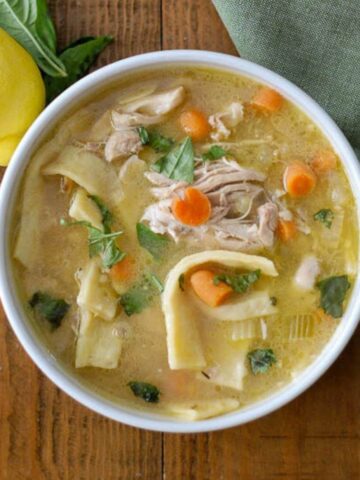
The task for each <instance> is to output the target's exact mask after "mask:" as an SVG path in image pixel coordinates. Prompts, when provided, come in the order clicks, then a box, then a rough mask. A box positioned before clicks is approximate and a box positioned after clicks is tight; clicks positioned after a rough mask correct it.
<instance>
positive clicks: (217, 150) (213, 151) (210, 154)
mask: <svg viewBox="0 0 360 480" xmlns="http://www.w3.org/2000/svg"><path fill="white" fill-rule="evenodd" d="M225 155H226V150H224V149H223V148H222V147H220V145H213V146H212V147H211V148H210V149H209V150H208V151H207V152H206V153H203V154H202V155H201V158H202V159H203V161H204V162H206V161H207V160H218V159H219V158H221V157H224V156H225Z"/></svg>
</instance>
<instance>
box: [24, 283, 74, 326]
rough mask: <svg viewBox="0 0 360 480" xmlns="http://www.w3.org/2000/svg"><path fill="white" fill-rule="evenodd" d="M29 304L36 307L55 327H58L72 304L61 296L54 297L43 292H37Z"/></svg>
mask: <svg viewBox="0 0 360 480" xmlns="http://www.w3.org/2000/svg"><path fill="white" fill-rule="evenodd" d="M29 304H30V306H31V308H34V309H36V310H37V311H38V312H39V313H40V315H41V316H42V317H44V318H46V320H48V321H49V322H50V323H51V325H52V326H53V328H54V329H55V328H58V327H59V326H60V324H61V321H62V319H63V318H64V317H65V315H66V314H67V312H68V310H69V308H70V305H69V304H68V303H66V302H65V300H63V299H61V298H54V297H52V296H51V295H49V294H47V293H43V292H36V293H34V295H33V296H32V297H31V299H30V301H29Z"/></svg>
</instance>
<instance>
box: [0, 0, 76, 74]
mask: <svg viewBox="0 0 360 480" xmlns="http://www.w3.org/2000/svg"><path fill="white" fill-rule="evenodd" d="M0 27H2V28H3V29H4V30H6V31H7V32H8V33H9V34H10V35H11V36H12V37H13V38H14V39H15V40H16V41H17V42H19V43H20V45H22V46H23V47H24V48H25V49H26V50H27V51H28V52H29V53H30V54H31V55H32V57H33V58H34V60H35V62H36V63H37V64H38V66H39V67H40V68H41V70H43V71H44V72H45V73H46V74H47V75H49V76H51V77H63V78H66V77H67V71H66V67H65V65H64V64H63V62H62V60H61V59H60V58H58V57H57V56H56V53H55V49H56V40H55V30H54V26H53V24H52V22H51V19H50V17H49V15H48V11H47V7H46V3H45V1H44V0H22V1H19V0H1V1H0Z"/></svg>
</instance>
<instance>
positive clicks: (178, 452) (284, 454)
mask: <svg viewBox="0 0 360 480" xmlns="http://www.w3.org/2000/svg"><path fill="white" fill-rule="evenodd" d="M49 3H50V8H51V12H52V15H53V18H55V21H56V25H57V29H58V35H59V41H60V46H61V47H63V46H65V45H66V44H67V43H68V42H70V41H71V40H74V39H75V38H78V37H79V36H81V35H97V34H112V35H113V36H114V43H113V44H112V45H111V46H110V47H109V48H108V49H107V51H106V52H105V53H104V54H103V55H102V56H101V58H100V59H99V62H98V64H97V66H101V65H104V64H107V63H109V62H111V61H114V60H116V59H119V58H124V57H127V56H129V55H133V54H137V53H142V52H145V51H152V50H158V49H160V48H164V49H173V48H199V49H208V50H214V51H222V52H226V53H232V54H236V52H235V49H234V47H233V45H232V43H231V40H230V39H229V36H228V34H227V33H226V31H225V29H224V27H223V25H222V23H221V21H220V19H219V18H218V16H217V13H216V11H215V9H214V8H213V6H212V4H211V2H210V0H162V1H161V0H118V1H117V0H51V1H50V2H49ZM1 172H2V170H1V169H0V178H1V176H2V175H1ZM359 365H360V332H359V331H358V332H357V334H356V335H355V336H354V337H353V339H352V340H351V342H350V344H349V345H348V347H347V348H346V350H345V351H344V353H343V354H342V356H341V357H340V359H339V360H338V361H337V362H336V363H335V365H334V366H333V367H332V368H331V369H330V370H329V372H328V373H327V374H326V375H325V376H324V377H323V378H322V379H321V380H320V381H319V382H317V383H316V384H315V385H314V386H313V387H312V388H311V389H310V390H308V391H307V392H306V393H305V394H303V395H302V396H301V397H299V398H298V399H296V400H295V401H293V402H292V403H291V404H289V405H287V406H286V407H284V408H282V409H281V410H279V411H278V412H275V413H274V414H272V415H269V416H268V417H265V418H263V419H261V420H258V421H256V422H253V423H251V424H248V425H245V426H242V427H238V428H233V429H230V430H225V431H222V432H215V433H210V434H199V435H168V434H165V435H161V434H158V433H151V432H144V431H141V430H138V429H134V428H130V427H126V426H124V425H120V424H117V423H115V422H112V421H110V420H107V419H105V418H103V417H101V416H99V415H97V414H95V413H93V412H91V411H89V410H87V409H86V408H84V407H82V406H80V405H79V404H77V403H76V402H75V401H73V400H72V399H71V398H69V397H68V396H67V395H65V394H64V393H62V392H61V391H60V390H59V389H58V388H56V387H55V386H54V385H53V384H52V383H51V382H50V381H49V380H48V379H47V378H46V377H44V375H43V374H42V373H41V372H40V371H39V370H38V369H37V367H35V366H34V364H33V363H32V362H31V361H30V359H29V358H28V356H27V355H26V354H25V352H24V351H23V349H22V347H21V346H20V345H19V343H18V341H17V340H16V338H15V337H14V334H13V333H12V331H11V329H10V327H9V326H8V324H7V321H6V319H5V316H4V314H3V312H2V311H1V310H0V480H18V479H33V480H43V479H44V480H53V479H54V480H58V479H59V480H60V479H61V480H67V479H69V480H73V479H80V480H82V479H84V480H88V479H89V480H137V479H141V480H148V479H149V480H157V479H165V478H166V479H167V480H176V479H181V480H212V479H214V480H215V479H216V480H222V479H223V480H233V479H234V480H235V479H236V480H238V479H240V480H278V479H282V480H323V479H324V480H325V479H326V480H358V479H359V478H360V411H359V410H360V408H359V398H360V374H359Z"/></svg>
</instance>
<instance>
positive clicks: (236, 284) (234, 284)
mask: <svg viewBox="0 0 360 480" xmlns="http://www.w3.org/2000/svg"><path fill="white" fill-rule="evenodd" d="M260 275H261V270H254V271H253V272H249V273H243V274H235V275H227V274H222V275H215V277H214V284H215V285H218V284H219V283H220V282H224V283H226V284H227V285H229V287H231V288H232V289H233V290H234V292H236V293H244V292H246V291H247V290H248V288H249V287H250V285H252V284H253V283H255V282H257V281H258V280H259V278H260Z"/></svg>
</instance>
